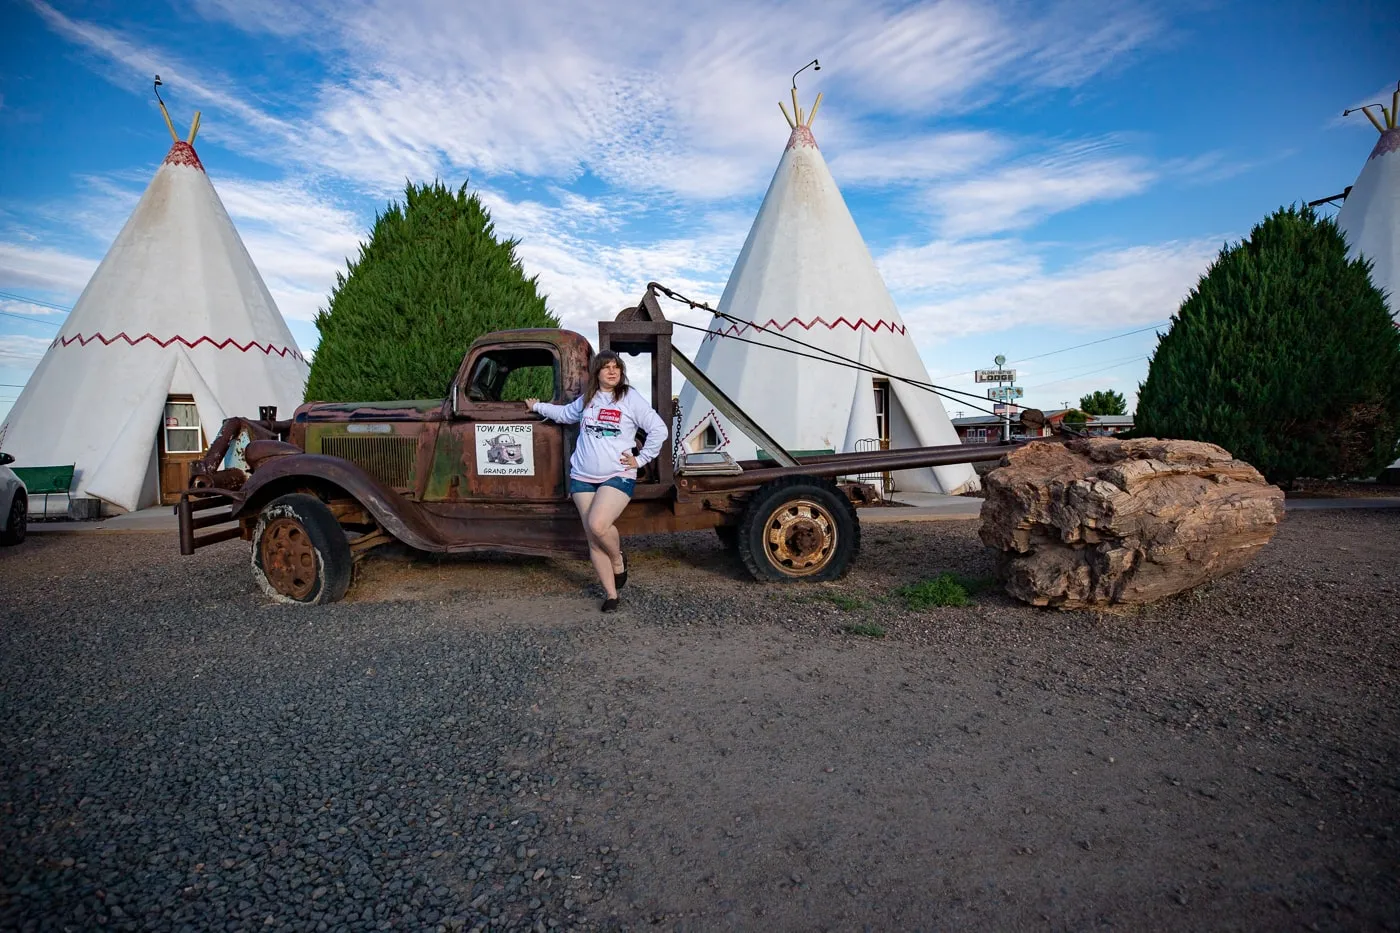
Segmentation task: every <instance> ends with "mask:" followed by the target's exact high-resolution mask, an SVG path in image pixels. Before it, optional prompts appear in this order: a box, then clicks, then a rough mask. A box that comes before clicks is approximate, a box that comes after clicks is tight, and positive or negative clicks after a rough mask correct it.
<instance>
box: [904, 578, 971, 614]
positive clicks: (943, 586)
mask: <svg viewBox="0 0 1400 933" xmlns="http://www.w3.org/2000/svg"><path fill="white" fill-rule="evenodd" d="M894 595H896V596H898V597H899V598H900V599H902V600H904V605H905V606H907V607H908V608H910V609H914V610H922V609H929V608H932V607H941V606H971V605H972V600H971V599H969V598H968V595H967V587H966V586H964V585H963V581H962V580H961V578H959V577H958V576H957V574H952V573H941V574H939V575H938V576H936V577H934V578H933V579H932V580H923V581H921V582H919V583H914V584H911V585H909V586H901V587H900V588H899V589H897V590H895V591H894Z"/></svg>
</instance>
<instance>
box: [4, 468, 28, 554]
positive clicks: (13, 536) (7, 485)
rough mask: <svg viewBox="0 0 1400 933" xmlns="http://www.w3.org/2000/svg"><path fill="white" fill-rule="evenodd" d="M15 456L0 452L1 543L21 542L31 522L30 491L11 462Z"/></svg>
mask: <svg viewBox="0 0 1400 933" xmlns="http://www.w3.org/2000/svg"><path fill="white" fill-rule="evenodd" d="M14 462H15V458H14V457H13V456H11V455H10V454H7V453H0V545H3V544H19V543H20V542H21V541H23V540H24V532H25V529H26V528H27V527H28V524H29V491H28V490H27V489H25V488H24V480H22V479H20V478H19V477H18V476H16V475H15V471H14V470H12V469H10V464H11V463H14Z"/></svg>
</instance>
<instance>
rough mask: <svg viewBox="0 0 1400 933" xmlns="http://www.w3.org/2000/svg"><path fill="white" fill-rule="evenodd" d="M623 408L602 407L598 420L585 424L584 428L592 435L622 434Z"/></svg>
mask: <svg viewBox="0 0 1400 933" xmlns="http://www.w3.org/2000/svg"><path fill="white" fill-rule="evenodd" d="M621 424H622V409H620V408H600V409H599V410H598V414H597V416H596V421H594V422H589V423H586V424H584V426H583V429H584V431H586V432H587V433H588V434H589V435H590V436H592V437H618V436H619V435H621V434H622V428H621V427H620V425H621Z"/></svg>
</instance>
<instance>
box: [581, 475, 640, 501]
mask: <svg viewBox="0 0 1400 933" xmlns="http://www.w3.org/2000/svg"><path fill="white" fill-rule="evenodd" d="M599 486H611V487H612V488H613V489H620V490H622V491H623V492H625V493H627V495H628V496H631V495H632V490H634V489H636V488H637V481H636V480H634V479H628V478H627V477H625V476H614V477H613V478H612V479H605V480H603V481H602V482H601V483H587V482H584V481H583V480H581V479H574V478H573V477H572V476H571V477H569V495H571V496H572V495H573V494H574V493H576V492H597V491H598V487H599Z"/></svg>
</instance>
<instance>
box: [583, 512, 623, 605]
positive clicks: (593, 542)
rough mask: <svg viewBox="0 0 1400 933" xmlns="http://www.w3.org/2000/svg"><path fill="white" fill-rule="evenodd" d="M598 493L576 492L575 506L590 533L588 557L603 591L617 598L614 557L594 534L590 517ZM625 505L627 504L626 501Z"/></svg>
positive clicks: (584, 530)
mask: <svg viewBox="0 0 1400 933" xmlns="http://www.w3.org/2000/svg"><path fill="white" fill-rule="evenodd" d="M602 489H608V487H607V486H604V487H602ZM600 491H601V490H600ZM609 491H610V492H615V493H617V494H618V495H622V493H621V492H620V491H619V490H617V489H609ZM597 495H598V493H596V492H576V493H574V496H573V499H574V508H576V509H578V515H579V518H580V519H582V520H583V532H584V534H586V535H588V559H589V560H590V561H592V563H593V571H594V573H596V574H598V582H599V583H601V584H603V592H604V593H605V594H606V595H607V597H608V599H616V598H617V582H616V579H615V578H614V577H613V566H614V564H613V559H612V557H611V556H609V554H608V552H607V551H606V550H605V549H604V548H603V545H602V542H600V541H599V540H598V538H597V537H596V536H595V535H594V534H593V528H592V523H591V521H590V518H589V516H590V514H591V513H592V510H593V503H594V501H595V500H596V498H597ZM623 498H626V496H623ZM623 505H624V506H626V503H625V502H624V503H623ZM618 514H619V515H620V514H622V513H621V512H620V511H619V513H618ZM614 518H616V516H614ZM613 534H614V535H615V534H617V531H616V529H614V530H613Z"/></svg>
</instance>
